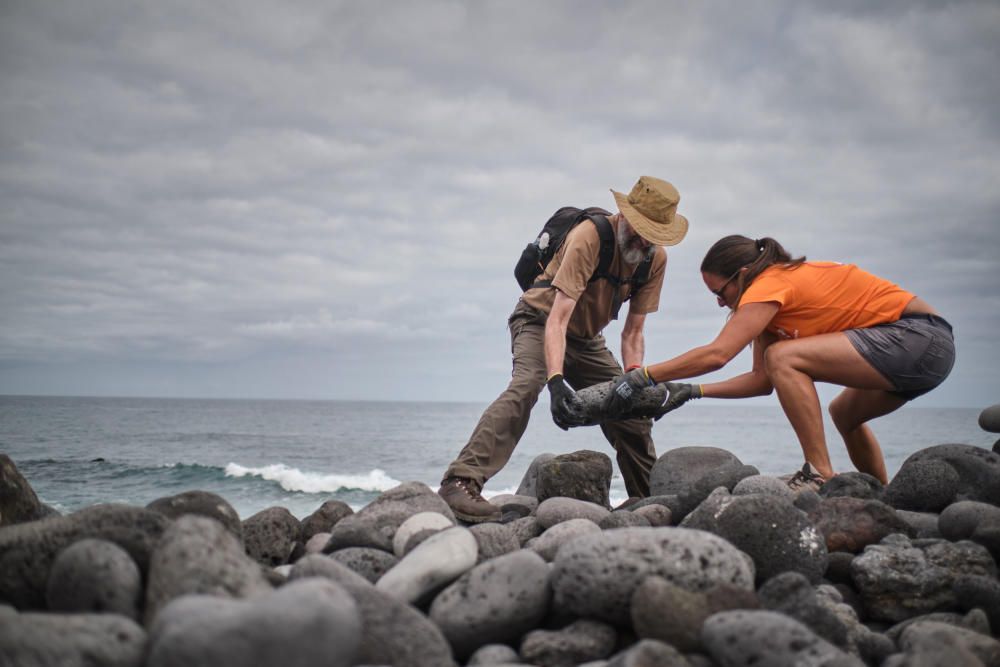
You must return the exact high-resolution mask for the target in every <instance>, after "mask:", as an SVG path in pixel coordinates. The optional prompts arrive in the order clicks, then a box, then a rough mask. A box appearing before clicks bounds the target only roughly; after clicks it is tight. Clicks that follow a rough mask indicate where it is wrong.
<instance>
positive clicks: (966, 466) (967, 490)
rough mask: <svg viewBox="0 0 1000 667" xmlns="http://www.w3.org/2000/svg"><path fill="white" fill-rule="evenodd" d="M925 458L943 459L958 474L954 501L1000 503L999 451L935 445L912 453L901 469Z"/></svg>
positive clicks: (968, 446) (970, 446)
mask: <svg viewBox="0 0 1000 667" xmlns="http://www.w3.org/2000/svg"><path fill="white" fill-rule="evenodd" d="M924 460H940V461H945V462H946V463H948V465H950V466H951V467H952V468H954V469H955V471H956V472H957V473H958V477H959V482H958V489H957V491H956V493H955V500H978V501H980V502H984V503H990V504H991V505H1000V454H998V453H997V452H992V451H990V450H988V449H984V448H982V447H973V446H972V445H935V446H934V447H928V448H926V449H921V450H920V451H917V452H914V453H913V454H911V455H910V456H909V457H908V458H907V459H906V461H904V462H903V466H902V467H901V468H900V471H902V469H903V468H905V467H906V466H907V465H908V464H909V463H910V462H913V461H924ZM894 481H895V480H894ZM890 504H892V503H890ZM903 509H910V508H908V507H907V508H903ZM929 511H936V510H929Z"/></svg>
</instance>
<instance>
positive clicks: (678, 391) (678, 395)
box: [653, 382, 705, 421]
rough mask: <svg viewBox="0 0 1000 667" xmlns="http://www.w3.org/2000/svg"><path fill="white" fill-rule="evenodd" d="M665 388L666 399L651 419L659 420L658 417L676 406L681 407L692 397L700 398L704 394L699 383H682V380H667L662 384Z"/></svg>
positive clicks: (671, 410)
mask: <svg viewBox="0 0 1000 667" xmlns="http://www.w3.org/2000/svg"><path fill="white" fill-rule="evenodd" d="M664 386H665V387H666V388H667V400H665V401H664V402H663V406H662V407H661V408H660V409H659V410H658V411H657V412H656V415H655V416H654V417H653V419H655V420H657V421H659V419H660V417H662V416H663V415H665V414H667V413H668V412H673V411H674V410H676V409H677V408H679V407H681V406H682V405H684V404H685V403H687V402H688V401H690V400H691V399H692V398H701V397H702V396H704V395H705V392H704V391H703V390H702V388H701V385H700V384H684V383H682V382H668V383H667V384H666V385H664Z"/></svg>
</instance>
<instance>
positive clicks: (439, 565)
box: [375, 527, 479, 603]
mask: <svg viewBox="0 0 1000 667" xmlns="http://www.w3.org/2000/svg"><path fill="white" fill-rule="evenodd" d="M478 555H479V545H478V544H477V543H476V538H475V536H474V535H473V534H472V533H471V532H470V531H469V530H468V529H467V528H462V527H454V528H449V529H448V530H443V531H441V532H440V533H437V534H435V535H432V536H431V537H430V538H428V539H427V540H425V541H423V542H421V543H420V546H418V547H417V548H416V549H414V550H413V551H411V552H410V553H408V554H406V556H405V557H404V558H403V559H402V560H400V561H399V563H397V564H396V566H395V567H393V568H392V569H391V570H389V571H388V572H386V573H385V574H384V575H382V578H381V579H379V580H378V583H376V584H375V587H376V588H377V589H378V590H380V591H382V592H383V593H386V594H388V595H391V596H392V597H394V598H396V599H397V600H403V601H404V602H410V603H418V602H420V601H421V600H422V599H424V597H425V596H427V595H428V594H430V593H433V592H436V591H437V590H438V589H440V588H441V587H443V586H444V585H446V584H448V583H450V582H452V581H454V580H455V579H457V578H458V577H460V576H461V575H462V574H464V573H466V572H468V571H469V570H470V569H472V567H473V566H475V564H476V559H477V557H478Z"/></svg>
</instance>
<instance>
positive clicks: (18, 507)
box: [0, 454, 46, 528]
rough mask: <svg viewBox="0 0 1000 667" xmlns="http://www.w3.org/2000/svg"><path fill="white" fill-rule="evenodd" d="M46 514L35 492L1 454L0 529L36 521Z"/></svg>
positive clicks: (9, 459)
mask: <svg viewBox="0 0 1000 667" xmlns="http://www.w3.org/2000/svg"><path fill="white" fill-rule="evenodd" d="M45 514H46V512H45V510H44V508H43V507H42V503H41V501H40V500H38V496H37V495H36V494H35V490H34V489H32V488H31V484H29V483H28V480H26V479H25V478H24V476H23V475H22V474H21V472H20V471H19V470H18V469H17V466H16V465H14V461H13V460H12V459H11V458H10V457H9V456H7V455H6V454H0V528H2V527H3V526H12V525H14V524H15V523H24V522H25V521H35V520H36V519H41V518H42V517H43V516H45Z"/></svg>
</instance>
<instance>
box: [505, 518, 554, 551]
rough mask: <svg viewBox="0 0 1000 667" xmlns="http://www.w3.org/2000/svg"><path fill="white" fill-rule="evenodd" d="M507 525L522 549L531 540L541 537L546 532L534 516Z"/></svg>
mask: <svg viewBox="0 0 1000 667" xmlns="http://www.w3.org/2000/svg"><path fill="white" fill-rule="evenodd" d="M505 525H506V527H507V529H508V530H509V531H510V533H511V534H512V535H513V536H514V538H515V539H516V540H517V541H518V543H519V544H520V545H521V546H522V547H523V546H525V545H526V544H527V543H528V541H529V540H531V539H533V538H536V537H538V536H539V535H541V534H542V531H543V530H544V528H542V526H541V525H540V524H539V523H538V519H537V518H535V517H533V516H526V517H522V518H520V519H515V520H514V521H511V522H510V523H508V524H505Z"/></svg>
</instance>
